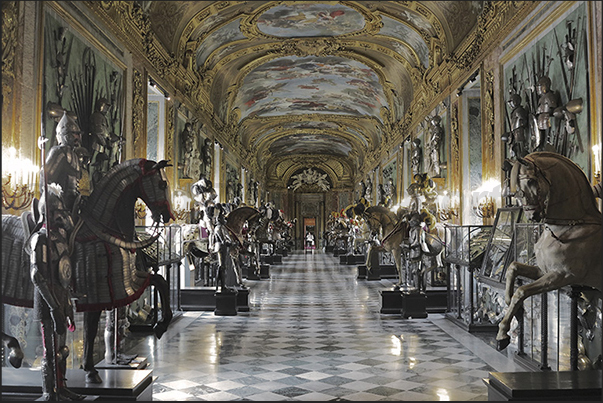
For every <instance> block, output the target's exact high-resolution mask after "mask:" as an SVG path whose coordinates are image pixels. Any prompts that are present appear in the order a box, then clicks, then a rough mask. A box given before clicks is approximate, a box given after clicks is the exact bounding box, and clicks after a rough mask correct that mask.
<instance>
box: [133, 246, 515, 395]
mask: <svg viewBox="0 0 603 403" xmlns="http://www.w3.org/2000/svg"><path fill="white" fill-rule="evenodd" d="M356 276H357V269H356V266H354V265H342V264H340V263H339V258H336V257H333V256H332V255H331V254H325V253H321V252H319V251H315V252H314V253H310V252H308V253H304V252H302V251H299V252H297V253H295V252H294V253H293V254H290V255H289V256H287V257H284V258H283V263H282V264H278V265H271V266H270V279H263V280H259V281H247V285H248V286H249V287H250V295H249V305H250V311H249V312H239V313H238V314H237V315H236V316H216V315H215V314H214V313H213V311H209V312H208V311H204V312H184V313H183V314H182V315H181V316H180V317H179V318H178V319H177V320H175V321H174V323H173V324H172V325H171V326H170V328H169V329H168V331H167V332H166V334H165V335H164V336H163V337H162V338H161V339H160V340H157V339H155V338H153V337H152V336H148V337H144V338H142V339H141V342H140V343H141V344H140V345H139V346H136V347H135V348H133V349H132V350H131V351H135V352H137V353H140V352H141V350H142V351H146V353H147V354H148V360H149V368H150V369H152V370H153V375H154V376H155V377H156V380H155V382H154V386H153V399H154V400H163V401H183V400H208V401H232V400H248V401H282V400H292V401H377V400H392V401H396V400H398V401H431V400H451V401H474V400H475V401H480V400H481V401H485V400H488V392H487V388H486V386H485V384H484V383H483V381H482V378H486V377H487V376H488V372H490V371H520V370H521V369H520V368H519V367H518V366H517V364H515V363H514V362H513V360H512V359H510V358H508V357H507V356H505V355H503V354H501V353H499V352H497V351H496V350H495V349H493V348H492V347H491V346H490V345H488V344H487V343H485V342H483V341H482V340H480V339H479V338H478V337H475V336H473V335H471V334H470V333H468V332H467V331H465V330H464V329H461V328H460V327H458V326H457V325H456V324H454V323H452V322H451V321H450V320H448V319H446V318H445V316H444V314H429V315H428V317H427V318H425V319H403V318H402V317H401V316H400V315H384V314H381V313H380V312H379V311H380V308H381V306H380V305H381V300H380V298H381V297H380V294H379V292H380V290H383V289H391V286H392V281H391V280H388V279H383V280H381V281H366V280H361V279H357V278H356Z"/></svg>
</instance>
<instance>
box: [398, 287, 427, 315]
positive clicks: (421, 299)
mask: <svg viewBox="0 0 603 403" xmlns="http://www.w3.org/2000/svg"><path fill="white" fill-rule="evenodd" d="M401 296H402V309H401V310H400V314H401V315H402V317H403V318H404V319H408V318H413V319H417V318H426V317H427V309H426V307H427V295H425V293H424V292H419V291H417V290H408V291H402V293H401Z"/></svg>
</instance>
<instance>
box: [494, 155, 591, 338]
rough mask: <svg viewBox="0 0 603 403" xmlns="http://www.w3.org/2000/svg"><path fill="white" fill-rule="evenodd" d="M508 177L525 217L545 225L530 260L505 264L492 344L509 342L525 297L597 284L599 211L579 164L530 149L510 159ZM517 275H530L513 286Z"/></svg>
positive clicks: (562, 157)
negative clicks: (503, 306) (502, 308)
mask: <svg viewBox="0 0 603 403" xmlns="http://www.w3.org/2000/svg"><path fill="white" fill-rule="evenodd" d="M510 180H511V181H510V190H511V192H512V193H513V194H514V196H515V197H516V198H517V199H518V200H519V201H520V203H521V206H522V207H523V210H524V212H525V214H526V217H527V218H528V219H530V220H532V221H535V222H543V223H544V226H545V230H544V231H543V233H542V235H541V236H540V238H539V239H538V241H537V242H536V244H535V245H534V253H535V255H536V266H531V265H527V264H523V263H519V262H513V263H511V264H510V265H509V268H508V270H507V278H506V290H505V302H506V303H507V304H508V309H507V312H506V314H505V316H504V317H503V319H502V320H501V322H500V323H499V325H498V334H497V335H496V340H497V348H498V350H502V349H504V348H506V347H507V346H508V345H509V343H510V336H509V334H508V332H509V330H510V322H511V319H512V318H513V317H514V316H515V315H516V314H517V312H518V309H519V308H520V307H521V305H522V303H523V301H524V300H525V299H526V298H528V297H530V296H532V295H536V294H539V293H543V292H548V291H552V290H556V289H559V288H561V287H565V286H569V285H580V286H587V287H591V288H595V289H597V290H599V291H601V288H602V286H601V273H602V270H601V264H602V262H603V260H602V248H601V240H602V232H601V212H600V211H599V209H598V208H597V203H596V200H595V196H594V194H593V190H592V186H591V184H590V182H589V181H588V179H587V177H586V175H585V174H584V172H583V171H582V170H581V169H580V167H579V166H578V165H576V164H575V163H574V162H572V161H571V160H570V159H568V158H566V157H564V156H562V155H560V154H555V153H551V152H544V151H543V152H534V153H532V154H528V155H527V156H526V157H525V158H523V159H520V160H518V161H517V162H515V163H514V165H513V169H512V170H511V178H510ZM517 276H525V277H527V278H530V279H533V280H534V281H533V282H532V283H529V284H526V285H522V286H521V287H518V288H517V290H514V286H515V279H516V277H517Z"/></svg>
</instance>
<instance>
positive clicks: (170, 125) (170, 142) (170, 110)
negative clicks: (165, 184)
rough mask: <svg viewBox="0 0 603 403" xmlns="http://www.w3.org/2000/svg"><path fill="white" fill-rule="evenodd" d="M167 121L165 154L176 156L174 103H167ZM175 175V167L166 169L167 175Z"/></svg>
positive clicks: (169, 176)
mask: <svg viewBox="0 0 603 403" xmlns="http://www.w3.org/2000/svg"><path fill="white" fill-rule="evenodd" d="M165 110H166V113H165V118H166V119H165V120H166V122H165V123H166V129H167V130H166V135H165V152H166V154H165V155H167V156H171V155H176V153H175V151H174V132H175V127H174V101H166V103H165ZM173 174H174V168H173V167H169V166H168V167H166V175H167V177H168V178H172V177H173Z"/></svg>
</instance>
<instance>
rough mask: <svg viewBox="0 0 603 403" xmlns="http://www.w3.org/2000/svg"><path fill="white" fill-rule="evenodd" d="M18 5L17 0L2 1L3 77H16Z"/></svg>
mask: <svg viewBox="0 0 603 403" xmlns="http://www.w3.org/2000/svg"><path fill="white" fill-rule="evenodd" d="M18 23H19V22H18V6H17V2H16V1H3V2H2V78H3V80H4V78H5V77H8V78H14V77H15V72H14V67H15V49H16V47H17V27H18Z"/></svg>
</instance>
